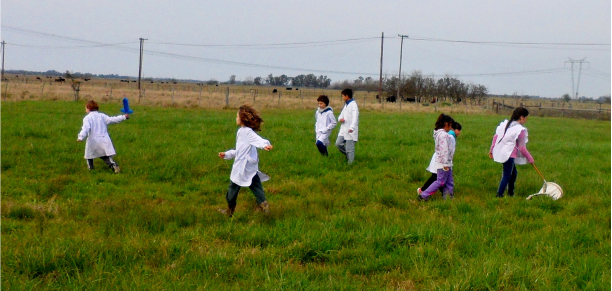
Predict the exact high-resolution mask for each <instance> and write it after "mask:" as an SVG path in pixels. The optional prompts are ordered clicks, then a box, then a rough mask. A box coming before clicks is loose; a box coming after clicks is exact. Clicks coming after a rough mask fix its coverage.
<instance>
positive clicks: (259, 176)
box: [219, 105, 272, 217]
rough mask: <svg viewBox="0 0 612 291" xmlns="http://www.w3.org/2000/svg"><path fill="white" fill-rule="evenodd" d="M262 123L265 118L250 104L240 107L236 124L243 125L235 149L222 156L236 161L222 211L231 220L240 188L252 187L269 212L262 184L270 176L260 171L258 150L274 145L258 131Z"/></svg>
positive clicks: (270, 147) (263, 209)
mask: <svg viewBox="0 0 612 291" xmlns="http://www.w3.org/2000/svg"><path fill="white" fill-rule="evenodd" d="M262 123H263V119H262V118H261V116H260V115H259V113H258V112H257V111H255V109H253V108H252V107H250V106H248V105H244V106H241V107H240V109H239V110H238V113H237V114H236V125H238V126H240V128H239V129H238V133H237V134H236V149H232V150H228V151H226V152H221V153H219V157H220V158H222V159H226V160H230V159H234V165H233V166H232V173H231V175H230V185H229V187H228V189H227V195H226V197H225V198H226V200H227V209H219V211H221V213H223V214H226V215H228V216H229V217H232V216H233V215H234V212H235V211H236V200H237V199H238V192H239V191H240V188H241V187H249V188H250V189H251V192H253V195H255V198H256V199H257V205H258V207H259V209H260V210H262V211H263V212H264V213H266V214H268V213H269V212H270V209H269V206H268V201H267V200H266V195H265V194H264V190H263V186H262V185H261V182H265V181H268V180H269V179H270V177H268V176H267V175H266V174H264V173H262V172H260V171H259V166H258V163H259V157H258V155H257V149H258V148H260V149H264V150H266V151H269V150H271V149H272V145H271V144H270V142H269V141H268V140H265V139H263V138H261V137H260V136H259V135H258V134H257V133H256V132H255V131H259V130H260V126H261V124H262Z"/></svg>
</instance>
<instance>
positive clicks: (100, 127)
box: [77, 100, 130, 173]
mask: <svg viewBox="0 0 612 291" xmlns="http://www.w3.org/2000/svg"><path fill="white" fill-rule="evenodd" d="M98 109H99V106H98V104H97V103H96V102H95V101H93V100H90V101H87V103H86V104H85V112H87V116H85V118H83V128H82V129H81V132H79V136H78V138H77V141H83V139H85V138H87V142H85V159H87V167H88V168H89V169H90V170H93V169H94V159H96V158H101V159H102V160H103V161H104V163H106V165H107V166H108V167H109V168H111V169H113V170H114V171H115V173H119V172H120V169H119V165H117V163H115V161H113V156H115V155H116V152H115V147H114V146H113V142H112V141H111V139H110V136H109V135H108V127H107V126H108V125H109V124H113V123H119V122H122V121H124V120H126V119H129V118H130V115H129V114H125V115H118V116H113V117H109V116H108V115H106V114H104V113H100V112H98Z"/></svg>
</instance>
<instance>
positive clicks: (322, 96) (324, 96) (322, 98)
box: [317, 95, 329, 106]
mask: <svg viewBox="0 0 612 291" xmlns="http://www.w3.org/2000/svg"><path fill="white" fill-rule="evenodd" d="M319 101H321V102H323V103H325V106H327V105H329V97H327V95H321V96H319V98H317V102H319Z"/></svg>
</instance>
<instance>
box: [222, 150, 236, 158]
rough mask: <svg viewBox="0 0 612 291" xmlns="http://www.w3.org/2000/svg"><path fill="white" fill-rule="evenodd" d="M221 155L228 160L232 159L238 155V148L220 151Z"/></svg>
mask: <svg viewBox="0 0 612 291" xmlns="http://www.w3.org/2000/svg"><path fill="white" fill-rule="evenodd" d="M219 157H220V158H222V159H226V160H231V159H233V158H235V157H236V150H229V151H227V152H221V153H219Z"/></svg>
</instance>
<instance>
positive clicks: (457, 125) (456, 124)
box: [451, 121, 461, 130]
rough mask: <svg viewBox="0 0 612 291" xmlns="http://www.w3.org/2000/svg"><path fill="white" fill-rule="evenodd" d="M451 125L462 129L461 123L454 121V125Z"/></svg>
mask: <svg viewBox="0 0 612 291" xmlns="http://www.w3.org/2000/svg"><path fill="white" fill-rule="evenodd" d="M451 127H452V128H453V129H456V130H461V123H459V122H457V121H453V125H451Z"/></svg>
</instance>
